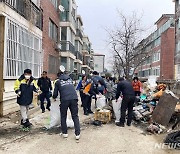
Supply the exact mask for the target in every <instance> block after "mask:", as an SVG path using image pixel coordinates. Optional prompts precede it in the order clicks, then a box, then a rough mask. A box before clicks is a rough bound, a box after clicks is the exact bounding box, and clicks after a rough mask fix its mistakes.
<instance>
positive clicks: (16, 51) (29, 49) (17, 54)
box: [5, 19, 42, 78]
mask: <svg viewBox="0 0 180 154" xmlns="http://www.w3.org/2000/svg"><path fill="white" fill-rule="evenodd" d="M6 34H7V35H6V39H7V41H6V42H7V49H6V51H5V52H6V54H5V63H6V68H5V78H17V77H18V76H19V75H21V74H22V73H23V70H24V69H26V68H30V69H32V71H33V75H34V76H35V77H39V75H40V68H41V60H39V59H40V57H41V53H42V52H41V48H40V42H41V39H40V38H37V37H35V36H34V35H33V34H32V33H30V32H29V31H27V30H26V29H24V28H22V27H20V26H19V25H18V24H16V23H15V22H13V21H11V20H9V19H8V20H7V32H6ZM35 38H36V40H34V39H35ZM33 43H34V45H33ZM35 43H36V44H35Z"/></svg>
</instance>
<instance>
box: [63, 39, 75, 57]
mask: <svg viewBox="0 0 180 154" xmlns="http://www.w3.org/2000/svg"><path fill="white" fill-rule="evenodd" d="M60 44H61V51H62V52H66V51H69V52H71V53H72V54H74V55H76V52H75V46H74V45H73V44H72V43H71V42H69V41H61V42H60Z"/></svg>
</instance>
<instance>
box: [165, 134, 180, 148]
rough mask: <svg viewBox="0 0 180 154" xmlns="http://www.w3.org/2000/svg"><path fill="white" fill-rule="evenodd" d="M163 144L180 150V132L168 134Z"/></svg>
mask: <svg viewBox="0 0 180 154" xmlns="http://www.w3.org/2000/svg"><path fill="white" fill-rule="evenodd" d="M164 143H166V144H167V145H170V146H172V147H173V148H175V149H180V131H177V132H173V133H171V134H168V135H167V137H166V139H165V140H164Z"/></svg>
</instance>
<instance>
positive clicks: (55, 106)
mask: <svg viewBox="0 0 180 154" xmlns="http://www.w3.org/2000/svg"><path fill="white" fill-rule="evenodd" d="M59 104H60V103H59V101H56V102H53V103H52V104H51V107H50V109H51V110H50V123H49V126H47V127H46V128H48V129H50V128H52V127H55V126H59V125H60V109H59Z"/></svg>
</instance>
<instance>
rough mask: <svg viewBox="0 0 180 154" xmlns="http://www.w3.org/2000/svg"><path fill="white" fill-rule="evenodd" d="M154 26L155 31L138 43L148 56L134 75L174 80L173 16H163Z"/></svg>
mask: <svg viewBox="0 0 180 154" xmlns="http://www.w3.org/2000/svg"><path fill="white" fill-rule="evenodd" d="M155 24H156V26H157V30H156V31H154V32H153V33H152V34H151V35H149V36H148V37H147V38H146V39H144V40H143V41H142V42H141V43H140V44H141V46H143V47H142V48H141V50H145V51H146V52H148V53H149V55H150V56H149V58H147V59H146V61H145V62H144V63H143V64H141V65H140V66H139V67H138V69H137V70H136V73H137V75H138V76H139V77H145V78H148V77H149V76H156V77H157V78H158V79H163V80H164V79H166V80H167V79H174V50H175V45H174V44H175V37H174V34H175V28H174V14H163V15H162V16H161V17H160V18H159V20H158V21H157V22H156V23H155Z"/></svg>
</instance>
